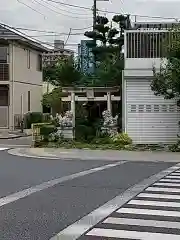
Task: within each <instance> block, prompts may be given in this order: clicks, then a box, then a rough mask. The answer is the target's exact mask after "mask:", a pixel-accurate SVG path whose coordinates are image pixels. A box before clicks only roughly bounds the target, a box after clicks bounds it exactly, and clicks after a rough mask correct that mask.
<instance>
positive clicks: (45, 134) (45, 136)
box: [40, 125, 57, 142]
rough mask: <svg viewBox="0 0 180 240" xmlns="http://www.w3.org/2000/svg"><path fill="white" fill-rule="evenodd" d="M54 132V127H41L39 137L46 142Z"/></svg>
mask: <svg viewBox="0 0 180 240" xmlns="http://www.w3.org/2000/svg"><path fill="white" fill-rule="evenodd" d="M56 131H57V129H56V127H55V126H54V125H42V126H41V127H40V135H41V136H42V137H43V140H44V141H45V142H48V141H49V137H50V135H51V134H53V133H55V132H56Z"/></svg>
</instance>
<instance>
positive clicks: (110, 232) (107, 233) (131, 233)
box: [87, 228, 180, 240]
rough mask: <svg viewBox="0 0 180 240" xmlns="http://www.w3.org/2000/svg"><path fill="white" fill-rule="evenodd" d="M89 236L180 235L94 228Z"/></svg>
mask: <svg viewBox="0 0 180 240" xmlns="http://www.w3.org/2000/svg"><path fill="white" fill-rule="evenodd" d="M87 235H89V236H100V237H109V238H125V239H131V238H132V239H138V240H161V239H162V240H170V239H171V240H179V239H180V235H174V234H163V233H151V232H136V231H124V230H115V229H101V228H94V229H92V230H91V231H90V232H88V233H87Z"/></svg>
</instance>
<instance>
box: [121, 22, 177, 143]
mask: <svg viewBox="0 0 180 240" xmlns="http://www.w3.org/2000/svg"><path fill="white" fill-rule="evenodd" d="M145 27H146V26H145V24H144V25H143V29H142V28H140V29H138V30H128V31H126V32H125V46H124V56H125V69H124V81H123V99H124V102H125V104H124V109H123V117H124V119H123V120H124V121H123V125H124V126H123V127H124V130H125V132H127V133H128V134H129V136H130V137H131V138H132V140H133V141H134V143H138V144H152V143H153V144H154V143H155V144H156V143H173V142H175V141H176V140H177V133H178V132H179V126H178V122H179V120H180V112H179V109H178V107H177V105H176V101H175V100H172V99H171V100H165V99H164V98H163V96H162V97H157V96H155V95H154V93H153V92H152V91H151V87H150V83H151V81H152V78H153V72H152V68H153V66H155V67H156V68H157V69H158V68H160V62H161V57H163V55H162V44H161V43H162V38H163V37H164V36H165V35H166V36H167V34H170V32H168V31H167V30H166V29H162V28H161V30H159V29H158V28H157V29H154V28H153V29H152V28H151V29H147V28H146V29H145Z"/></svg>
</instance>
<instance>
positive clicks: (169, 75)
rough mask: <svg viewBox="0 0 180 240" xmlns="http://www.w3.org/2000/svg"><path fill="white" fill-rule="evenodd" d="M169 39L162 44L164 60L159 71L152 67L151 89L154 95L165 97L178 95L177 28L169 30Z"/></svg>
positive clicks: (179, 58) (179, 56) (179, 39)
mask: <svg viewBox="0 0 180 240" xmlns="http://www.w3.org/2000/svg"><path fill="white" fill-rule="evenodd" d="M170 34H171V39H170V40H171V41H170V42H167V40H165V43H166V45H165V46H164V49H165V50H166V51H165V54H166V55H165V56H166V62H165V63H162V64H161V67H160V71H157V70H156V69H155V68H153V73H154V79H153V81H152V83H151V89H152V91H154V93H155V95H162V96H164V98H165V99H171V98H175V97H180V34H179V29H173V30H172V31H171V33H170Z"/></svg>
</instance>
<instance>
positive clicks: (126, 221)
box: [103, 217, 180, 229]
mask: <svg viewBox="0 0 180 240" xmlns="http://www.w3.org/2000/svg"><path fill="white" fill-rule="evenodd" d="M103 223H109V224H117V225H132V226H133V225H134V226H146V227H157V228H177V229H180V222H169V221H157V220H144V219H133V218H114V217H109V218H107V219H106V220H105V221H104V222H103Z"/></svg>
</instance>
